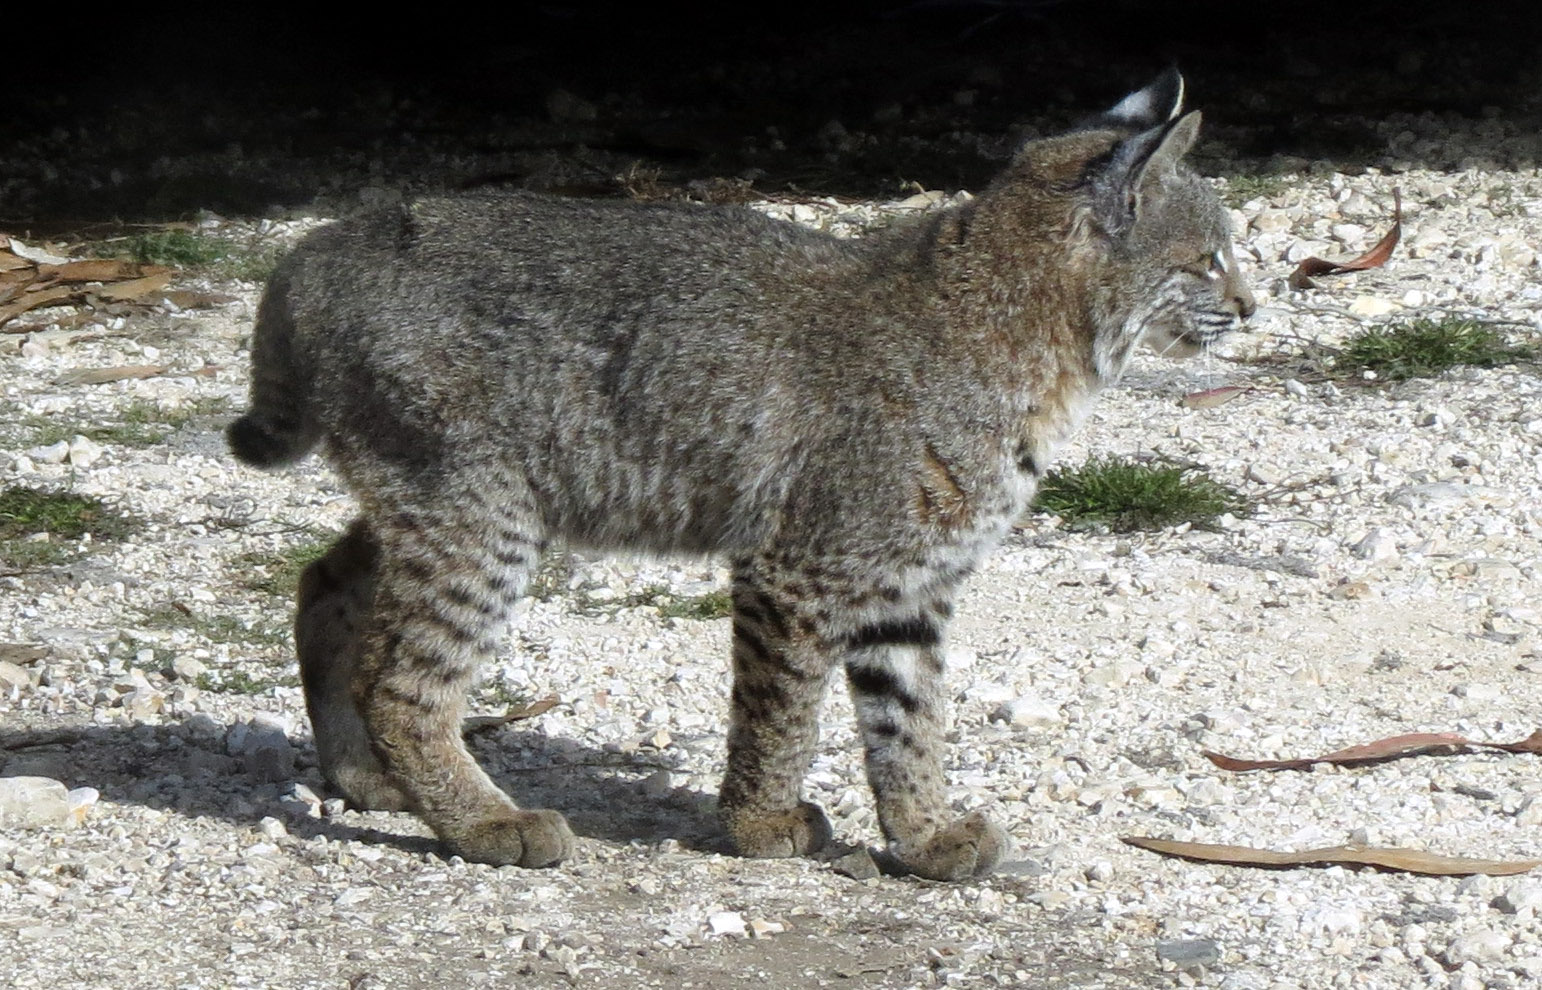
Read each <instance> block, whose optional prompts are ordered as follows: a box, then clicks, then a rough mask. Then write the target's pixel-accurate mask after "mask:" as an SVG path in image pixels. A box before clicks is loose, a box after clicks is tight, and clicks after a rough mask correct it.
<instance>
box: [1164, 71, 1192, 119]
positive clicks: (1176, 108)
mask: <svg viewBox="0 0 1542 990" xmlns="http://www.w3.org/2000/svg"><path fill="white" fill-rule="evenodd" d="M1187 89H1188V83H1186V82H1184V81H1183V76H1182V75H1180V76H1178V95H1177V97H1176V98H1175V99H1174V100H1173V108H1172V109H1171V110H1169V111H1167V119H1168V120H1176V119H1178V115H1179V114H1180V113H1182V112H1183V97H1184V95H1185V93H1186V91H1187Z"/></svg>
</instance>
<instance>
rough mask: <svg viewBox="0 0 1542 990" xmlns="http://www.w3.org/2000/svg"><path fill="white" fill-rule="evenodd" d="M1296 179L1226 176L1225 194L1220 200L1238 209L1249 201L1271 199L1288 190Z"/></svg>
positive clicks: (1291, 176)
mask: <svg viewBox="0 0 1542 990" xmlns="http://www.w3.org/2000/svg"><path fill="white" fill-rule="evenodd" d="M1296 178H1297V177H1296V176H1295V175H1292V174H1273V175H1270V174H1264V175H1228V176H1227V177H1226V194H1225V196H1223V197H1222V198H1223V199H1224V200H1225V201H1226V205H1227V206H1230V207H1233V208H1239V207H1241V206H1242V204H1243V203H1246V202H1248V201H1249V200H1254V199H1266V200H1267V199H1273V198H1274V197H1275V196H1278V195H1279V194H1280V193H1282V192H1284V191H1285V190H1286V189H1288V188H1289V187H1290V184H1291V183H1292V182H1295V181H1296Z"/></svg>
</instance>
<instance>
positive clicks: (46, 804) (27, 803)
mask: <svg viewBox="0 0 1542 990" xmlns="http://www.w3.org/2000/svg"><path fill="white" fill-rule="evenodd" d="M74 821H75V817H74V815H73V813H72V812H71V809H70V796H69V789H68V788H67V787H65V786H64V785H63V784H61V783H59V781H57V780H54V779H53V778H51V777H0V826H4V827H6V828H49V827H53V826H58V825H69V824H72V823H73V822H74Z"/></svg>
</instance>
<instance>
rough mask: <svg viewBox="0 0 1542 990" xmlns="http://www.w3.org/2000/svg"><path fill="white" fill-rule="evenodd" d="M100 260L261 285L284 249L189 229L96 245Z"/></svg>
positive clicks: (133, 236)
mask: <svg viewBox="0 0 1542 990" xmlns="http://www.w3.org/2000/svg"><path fill="white" fill-rule="evenodd" d="M94 253H95V254H96V256H97V257H100V258H120V259H122V260H124V261H135V262H138V263H140V264H146V265H169V266H170V267H172V268H181V269H183V270H187V271H198V272H202V273H204V274H207V275H212V276H215V277H223V278H234V279H243V280H245V281H249V282H261V281H264V280H266V279H267V277H268V276H269V275H271V274H273V267H274V266H275V265H277V264H278V259H279V258H281V257H283V254H284V249H283V248H281V247H279V246H278V245H276V244H271V243H268V242H266V241H264V242H261V243H258V244H242V243H240V242H238V241H233V240H231V239H229V238H227V237H219V236H217V235H214V234H204V233H197V232H193V231H186V230H156V231H149V232H147V233H143V234H133V235H131V236H129V237H118V238H113V239H112V240H109V241H102V242H101V243H99V244H97V245H95V248H94Z"/></svg>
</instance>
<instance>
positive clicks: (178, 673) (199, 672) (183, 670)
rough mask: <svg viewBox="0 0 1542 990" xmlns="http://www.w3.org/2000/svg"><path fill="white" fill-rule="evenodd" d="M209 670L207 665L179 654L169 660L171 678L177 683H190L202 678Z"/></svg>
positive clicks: (194, 658)
mask: <svg viewBox="0 0 1542 990" xmlns="http://www.w3.org/2000/svg"><path fill="white" fill-rule="evenodd" d="M208 670H209V667H208V665H207V664H205V663H204V662H203V661H202V660H199V659H197V658H196V657H192V656H188V655H187V654H185V653H179V654H177V655H176V656H175V657H172V660H171V676H172V677H175V678H176V679H177V680H179V681H187V682H189V683H192V682H194V681H196V680H198V678H200V677H202V676H203V675H204V674H206V673H207V672H208Z"/></svg>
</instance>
